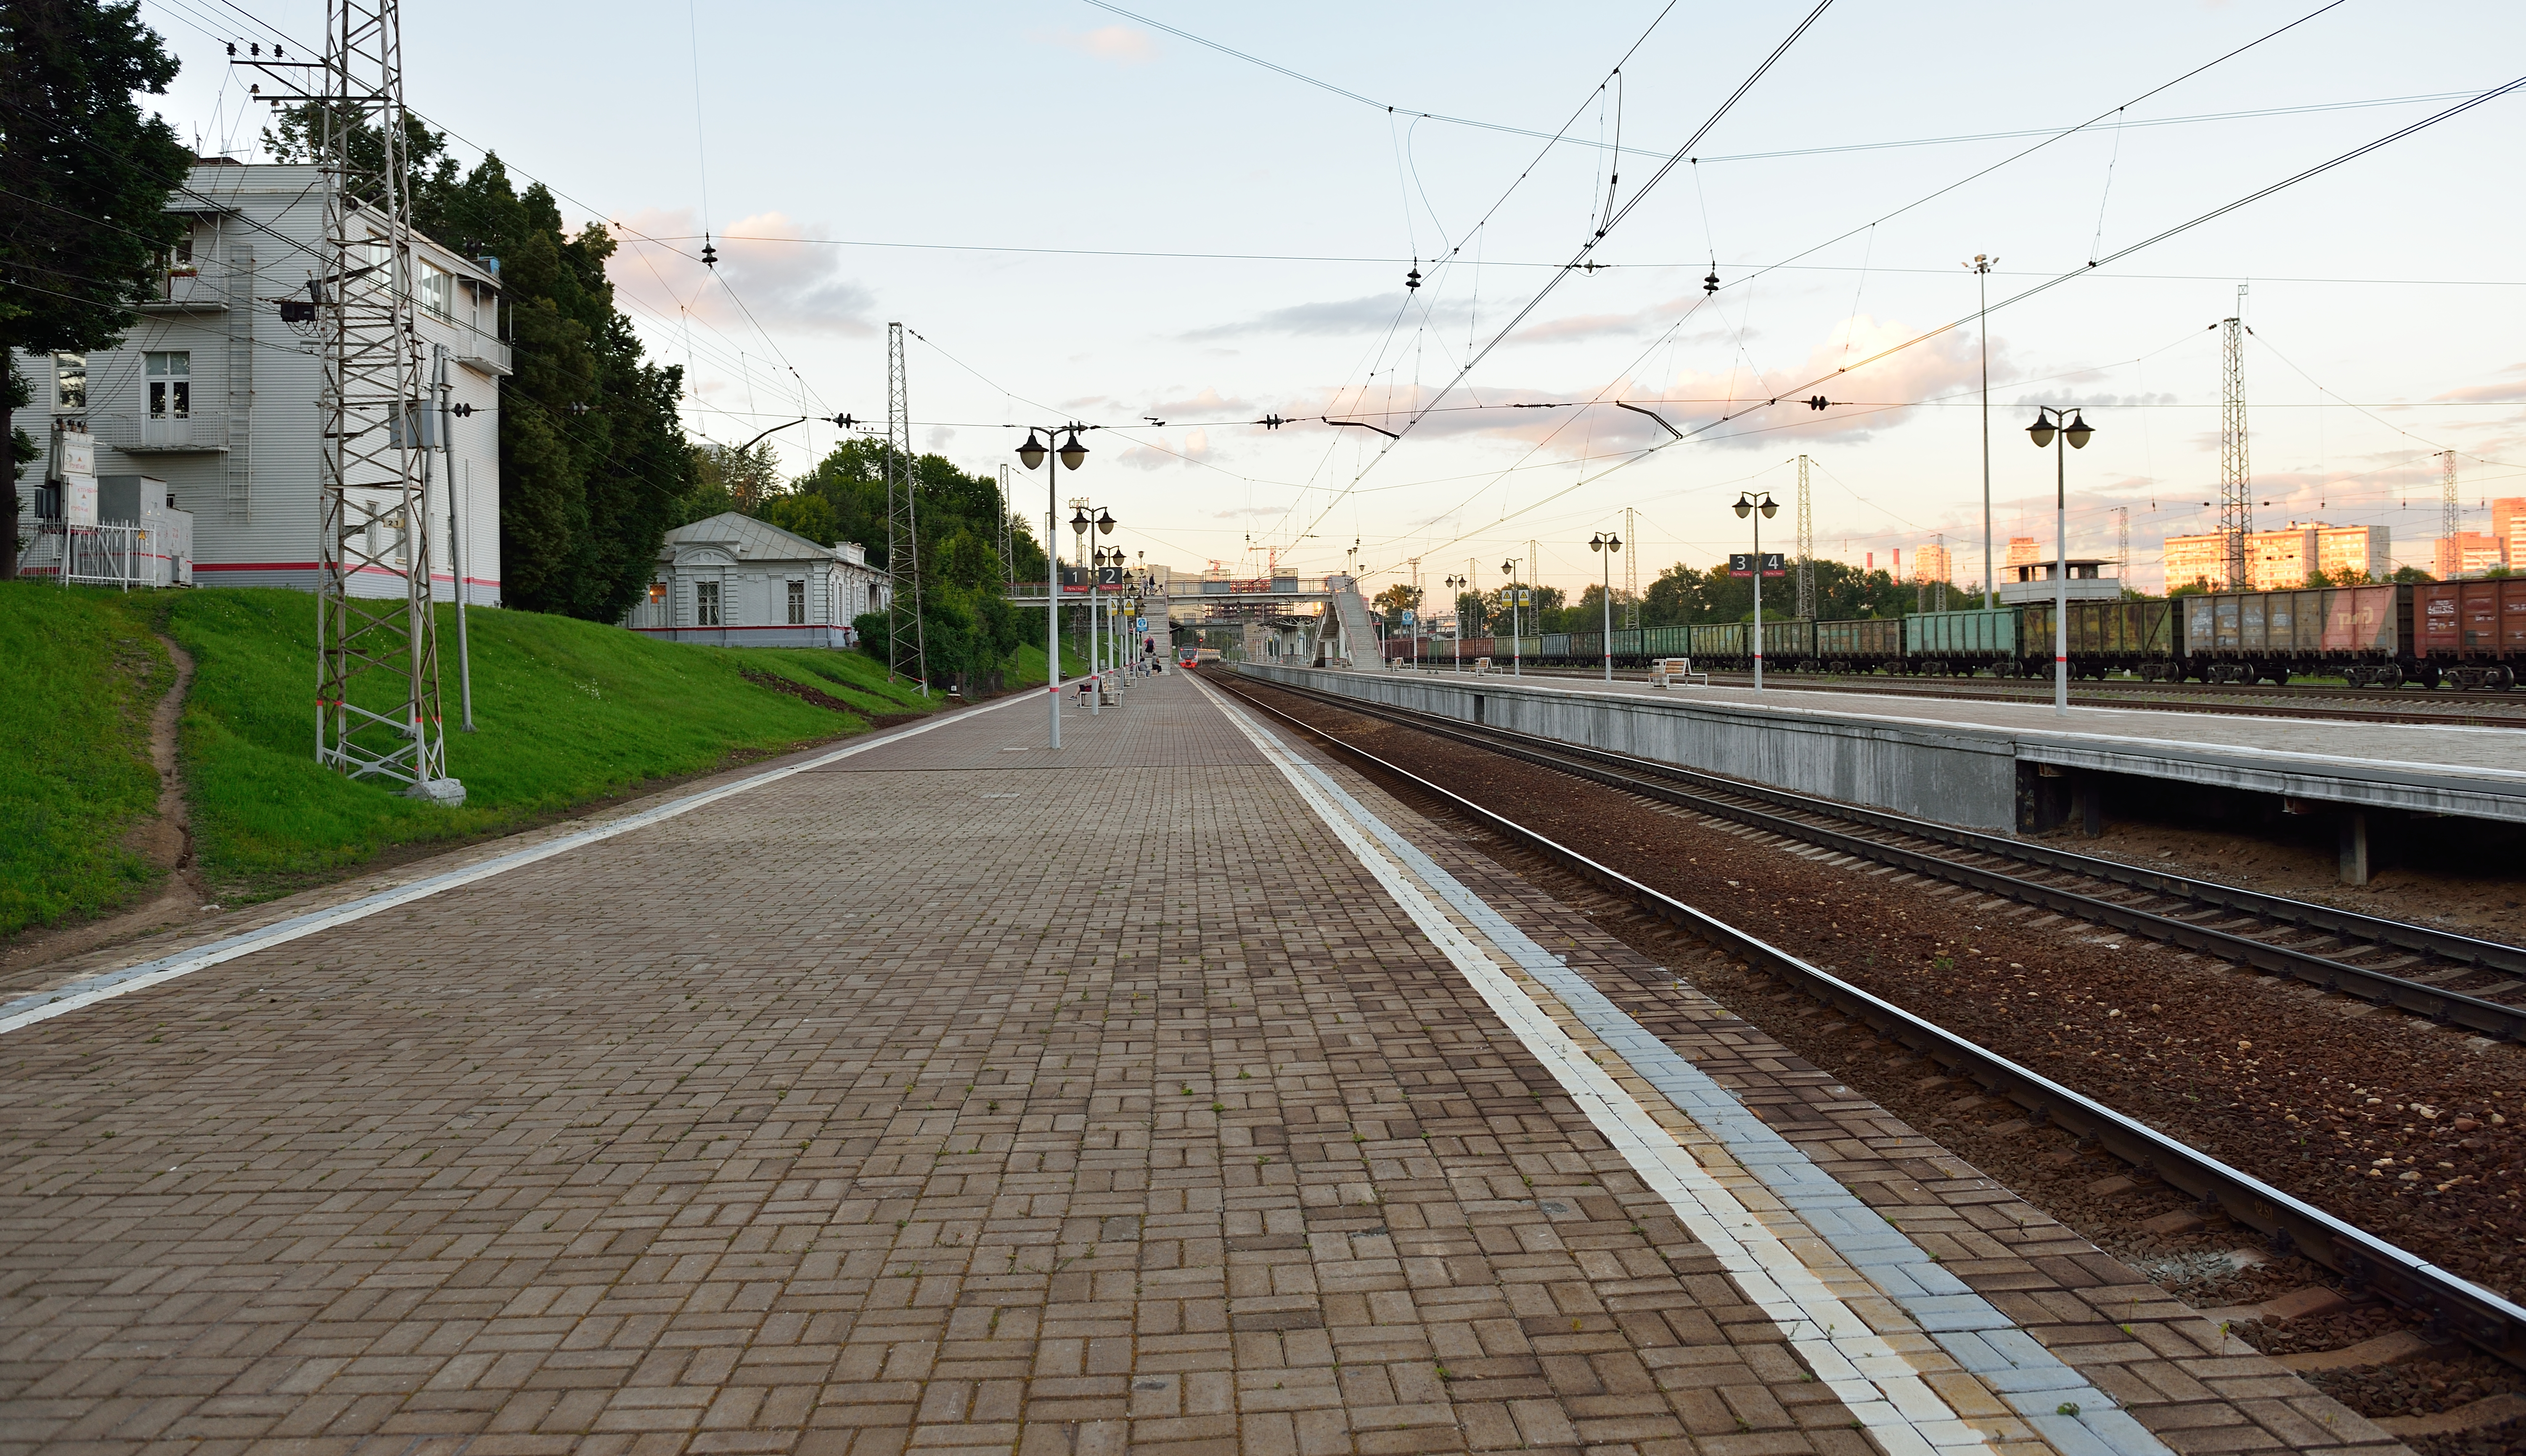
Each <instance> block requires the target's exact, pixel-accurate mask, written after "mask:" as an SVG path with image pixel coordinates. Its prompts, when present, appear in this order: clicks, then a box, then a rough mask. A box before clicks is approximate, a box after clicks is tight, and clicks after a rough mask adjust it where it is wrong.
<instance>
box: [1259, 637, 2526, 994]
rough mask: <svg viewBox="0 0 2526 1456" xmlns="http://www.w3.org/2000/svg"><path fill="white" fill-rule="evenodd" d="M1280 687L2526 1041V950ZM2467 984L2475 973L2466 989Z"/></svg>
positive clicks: (1703, 811)
mask: <svg viewBox="0 0 2526 1456" xmlns="http://www.w3.org/2000/svg"><path fill="white" fill-rule="evenodd" d="M1273 685H1274V687H1275V688H1276V689H1278V690H1279V691H1282V692H1288V693H1294V694H1297V695H1299V696H1303V697H1306V698H1309V699H1311V700H1313V701H1317V702H1322V703H1327V704H1331V705H1334V706H1337V707H1339V708H1341V709H1342V710H1343V711H1345V712H1349V713H1356V714H1359V715H1361V716H1362V717H1367V718H1375V719H1378V720H1380V721H1382V722H1386V723H1391V724H1395V725H1397V726H1399V727H1403V728H1414V729H1418V730H1419V731H1422V732H1426V733H1431V734H1434V735H1436V736H1439V737H1441V738H1446V739H1449V740H1451V741H1454V742H1458V743H1464V744H1468V745H1470V746H1473V747H1477V748H1482V749H1486V750H1489V751H1490V752H1494V753H1503V754H1507V755H1508V756H1510V757H1512V758H1516V759H1519V760H1522V761H1524V762H1526V763H1531V764H1534V765H1536V766H1538V767H1540V768H1546V769H1553V770H1556V771H1558V772H1561V773H1566V774H1574V775H1577V776H1579V777H1581V778H1589V779H1592V780H1593V781H1595V782H1598V783H1602V784H1605V785H1607V786H1608V787H1612V788H1618V789H1622V790H1625V791H1627V792H1631V793H1637V794H1640V795H1642V796H1643V797H1646V798H1650V799H1654V800H1657V801H1659V802H1661V803H1665V804H1671V805H1674V806H1677V807H1679V808H1685V809H1691V810H1693V811H1695V812H1697V813H1701V814H1706V815H1710V816H1712V817H1714V818H1718V819H1724V820H1728V821H1730V822H1732V823H1735V824H1740V825H1743V826H1745V827H1747V828H1754V829H1759V830H1763V831H1765V832H1769V833H1773V834H1777V835H1780V836H1781V837H1783V838H1788V839H1797V840H1803V841H1805V842H1807V843H1811V844H1814V845H1816V846H1818V847H1820V848H1824V849H1829V850H1831V851H1833V852H1835V853H1837V854H1843V855H1848V856H1850V857H1852V858H1854V859H1864V860H1868V861H1871V862H1873V863H1877V864H1883V865H1890V866H1893V867H1895V868H1896V869H1898V870H1903V871H1906V872H1909V873H1911V874H1914V875H1918V876H1921V877H1923V878H1925V879H1942V880H1945V881H1947V882H1949V883H1953V884H1956V885H1960V886H1962V887H1964V888H1967V889H1972V890H1977V891H1980V892H1982V893H1985V894H1991V895H1997V896H2000V897H2002V898H2005V899H2010V900H2016V901H2019V902H2021V903H2024V904H2029V905H2039V906H2042V907H2043V908H2045V909H2047V910H2051V911H2054V912H2057V913H2059V914H2062V915H2070V916H2075V917H2077V918H2079V919H2081V920H2086V921H2090V922H2093V923H2095V924H2097V925H2100V926H2106V927H2109V928H2111V929H2118V930H2124V931H2128V932H2130V933H2132V934H2136V935H2145V936H2147V937H2148V938H2149V939H2152V940H2162V941H2165V942H2167V943H2168V944H2172V945H2179V946H2182V947H2183V948H2185V949H2187V950H2193V951H2199V952H2202V953H2204V954H2207V955H2213V956H2217V957H2219V958H2220V959H2222V960H2227V961H2233V962H2236V963H2237V964H2240V965H2245V966H2251V967H2253V968H2254V969H2255V970H2257V971H2262V972H2266V973H2268V974H2271V975H2275V976H2286V977H2289V978H2291V979H2296V980H2300V981H2304V982H2306V983H2308V984H2311V985H2317V986H2322V987H2323V988H2324V989H2326V990H2328V991H2337V992H2340V993H2342V994H2344V995H2349V996H2356V997H2358V998H2360V999H2361V1000H2364V1001H2367V1002H2369V1003H2370V1004H2372V1005H2375V1006H2379V1007H2386V1008H2392V1009H2395V1010H2399V1011H2403V1012H2407V1013H2409V1014H2411V1015H2414V1016H2419V1017H2423V1018H2425V1019H2427V1020H2430V1021H2433V1022H2437V1023H2440V1024H2442V1025H2448V1026H2456V1027H2462V1028H2464V1029H2467V1030H2470V1031H2473V1032H2475V1033H2476V1034H2479V1035H2484V1036H2490V1037H2493V1038H2495V1039H2497V1040H2501V1041H2526V948H2521V947H2518V946H2514V945H2505V944H2502V943H2501V942H2499V941H2496V940H2482V939H2477V938H2475V937H2473V936H2469V935H2460V934H2457V933H2455V932H2454V931H2451V930H2442V929H2436V928H2434V927H2430V926H2421V925H2414V924H2411V923H2410V922H2407V921H2398V920H2387V919H2383V918H2381V917H2377V916H2370V915H2361V914H2359V913H2358V912H2356V911H2350V910H2339V909H2336V908H2334V907H2332V906H2330V905H2317V904H2313V903H2310V902H2308V901H2304V900H2293V899H2289V898H2287V897H2285V896H2280V895H2269V894H2264V893H2261V892H2260V891H2256V890H2248V889H2240V888H2238V887H2236V886H2234V885H2227V884H2221V883H2219V882H2217V881H2215V880H2208V879H2195V878H2193V877H2191V876H2185V875H2175V874H2170V873H2168V872H2166V871H2163V870H2151V869H2147V868H2146V867H2143V866H2137V865H2126V864H2122V863H2120V862H2118V861H2114V860H2106V859H2098V858H2096V857H2095V856H2092V855H2083V854H2075V853H2072V852H2070V851H2068V850H2062V849H2054V848H2051V847H2050V846H2047V845H2043V844H2035V843H2029V842H2027V841H2025V840H2021V839H2012V838H2009V837H2006V836H2004V835H1999V834H1986V833H1980V832H1978V831H1976V830H1973V829H1961V828H1953V827H1952V826H1948V825H1942V824H1935V823H1932V822H1930V821H1927V820H1920V819H1913V818H1910V817H1908V816H1905V815H1900V814H1891V813H1888V812H1886V811H1884V810H1877V809H1864V808H1860V807H1857V806H1855V805H1850V804H1843V803H1838V802H1836V801H1834V800H1831V799H1820V798H1815V797H1813V796H1810V795H1807V794H1800V793H1794V792H1792V791H1791V790H1788V789H1780V788H1773V787H1770V786H1769V785H1765V784H1756V783H1743V782H1741V781H1739V780H1737V779H1733V778H1720V777H1719V776H1717V775H1713V774H1702V773H1698V772H1695V771H1693V770H1692V769H1683V768H1678V767H1676V766H1675V765H1672V764H1662V763H1658V762H1656V761H1654V760H1650V759H1642V758H1635V757H1632V756H1631V755H1628V754H1621V753H1613V752H1609V751H1607V750H1604V749H1597V748H1587V747H1583V746H1580V745H1578V744H1573V743H1564V742H1560V741H1558V740H1556V739H1551V738H1541V737H1537V736H1534V735H1532V734H1527V733H1519V732H1514V731H1511V730H1508V729H1505V728H1486V727H1478V726H1475V725H1470V724H1463V723H1458V722H1457V721H1455V720H1453V719H1446V718H1437V717H1431V716H1428V715H1424V714H1419V713H1412V712H1407V711H1404V710H1401V709H1395V708H1388V707H1384V706H1381V705H1376V704H1369V703H1362V702H1358V701H1356V700H1354V699H1350V698H1345V697H1341V696H1339V694H1333V693H1323V692H1317V691H1315V690H1313V689H1309V688H1300V687H1292V686H1289V685H1288V684H1285V683H1275V684H1273ZM2456 982H2473V984H2471V985H2469V986H2467V987H2466V988H2464V989H2458V988H2457V987H2456V985H2455V983H2456Z"/></svg>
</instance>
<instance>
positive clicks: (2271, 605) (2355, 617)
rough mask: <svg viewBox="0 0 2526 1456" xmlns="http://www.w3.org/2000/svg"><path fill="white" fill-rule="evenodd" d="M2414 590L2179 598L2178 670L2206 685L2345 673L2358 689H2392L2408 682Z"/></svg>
mask: <svg viewBox="0 0 2526 1456" xmlns="http://www.w3.org/2000/svg"><path fill="white" fill-rule="evenodd" d="M2410 590H2411V588H2409V587H2406V586H2327V587H2321V588H2318V587H2307V588H2303V589H2299V590H2294V591H2219V592H2211V593H2209V594H2207V595H2202V596H2186V597H2178V598H2175V599H2174V600H2175V602H2180V603H2181V604H2182V609H2183V610H2182V615H2183V622H2182V624H2181V627H2180V628H2179V629H2178V631H2177V633H2176V639H2177V642H2178V644H2179V646H2178V650H2179V651H2180V652H2181V653H2182V661H2181V665H2180V667H2179V669H2178V672H2179V674H2180V676H2183V677H2188V678H2198V679H2199V680H2201V681H2204V682H2252V681H2255V680H2257V679H2260V678H2270V679H2271V680H2272V681H2275V682H2287V681H2288V680H2289V679H2290V675H2291V674H2293V673H2341V674H2343V675H2344V676H2345V677H2346V678H2348V679H2349V681H2350V682H2351V684H2352V685H2354V686H2364V685H2367V684H2369V683H2371V682H2374V683H2376V684H2377V685H2379V686H2384V687H2392V686H2394V685H2396V684H2397V683H2400V682H2401V681H2402V680H2403V672H2404V670H2403V668H2402V667H2401V666H2400V661H2401V660H2402V659H2403V658H2404V657H2405V656H2407V653H2408V644H2409V641H2410V633H2411V620H2410V616H2409V611H2410V606H2409V604H2410V601H2411V598H2410V596H2409V592H2410Z"/></svg>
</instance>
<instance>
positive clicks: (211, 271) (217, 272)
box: [140, 266, 228, 314]
mask: <svg viewBox="0 0 2526 1456" xmlns="http://www.w3.org/2000/svg"><path fill="white" fill-rule="evenodd" d="M227 311H228V288H227V270H226V269H224V268H219V267H216V266H201V267H195V266H186V267H182V268H172V269H169V270H168V271H167V274H166V277H165V279H164V281H163V282H162V284H161V286H160V288H159V292H158V296H157V297H156V298H153V299H150V300H149V301H148V302H146V303H143V304H141V305H140V312H142V313H144V314H225V313H227Z"/></svg>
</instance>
